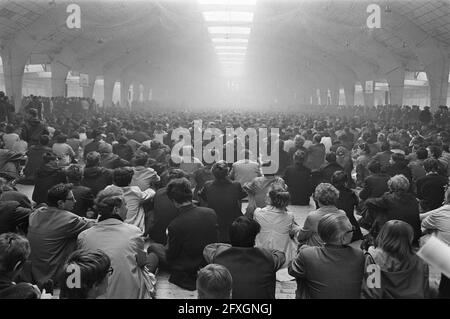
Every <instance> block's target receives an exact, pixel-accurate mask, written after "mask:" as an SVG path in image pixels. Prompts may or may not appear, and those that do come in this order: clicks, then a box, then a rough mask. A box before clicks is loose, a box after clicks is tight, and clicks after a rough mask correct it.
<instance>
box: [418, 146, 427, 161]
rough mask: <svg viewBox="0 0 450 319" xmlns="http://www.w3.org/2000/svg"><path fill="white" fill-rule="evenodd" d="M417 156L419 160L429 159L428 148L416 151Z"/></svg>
mask: <svg viewBox="0 0 450 319" xmlns="http://www.w3.org/2000/svg"><path fill="white" fill-rule="evenodd" d="M416 155H417V159H420V160H424V159H426V158H427V157H428V151H427V149H426V148H423V147H421V148H419V149H418V150H417V151H416Z"/></svg>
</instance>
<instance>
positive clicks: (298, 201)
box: [283, 165, 314, 205]
mask: <svg viewBox="0 0 450 319" xmlns="http://www.w3.org/2000/svg"><path fill="white" fill-rule="evenodd" d="M283 179H284V181H285V182H286V185H287V186H288V191H289V194H290V195H291V204H292V205H309V199H310V197H311V194H312V193H313V191H314V189H313V185H312V179H311V170H310V169H309V168H307V167H305V166H303V165H301V166H300V165H299V166H297V165H292V166H288V167H287V168H286V171H285V172H284V176H283Z"/></svg>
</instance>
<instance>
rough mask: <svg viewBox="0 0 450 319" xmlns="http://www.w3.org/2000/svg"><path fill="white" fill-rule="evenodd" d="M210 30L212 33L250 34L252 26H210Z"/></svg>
mask: <svg viewBox="0 0 450 319" xmlns="http://www.w3.org/2000/svg"><path fill="white" fill-rule="evenodd" d="M208 32H209V33H211V34H214V33H216V34H250V28H246V27H234V26H223V27H208Z"/></svg>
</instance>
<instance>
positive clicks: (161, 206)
mask: <svg viewBox="0 0 450 319" xmlns="http://www.w3.org/2000/svg"><path fill="white" fill-rule="evenodd" d="M153 203H154V208H153V218H154V220H153V226H152V227H151V229H150V231H149V236H150V238H151V239H152V240H154V241H155V242H157V243H160V244H163V245H165V244H166V242H167V235H166V229H167V227H168V226H169V225H170V223H171V222H172V221H173V220H174V219H175V218H176V217H177V216H178V214H179V211H178V209H177V208H176V207H175V205H174V204H173V202H172V201H171V200H170V199H169V197H167V188H166V187H164V188H160V189H158V190H157V191H156V194H155V197H154V199H153Z"/></svg>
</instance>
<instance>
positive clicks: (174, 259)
mask: <svg viewBox="0 0 450 319" xmlns="http://www.w3.org/2000/svg"><path fill="white" fill-rule="evenodd" d="M179 211H180V215H179V216H178V217H177V218H175V219H174V220H173V221H172V222H171V223H170V225H169V228H168V236H169V238H168V249H167V253H166V256H167V262H168V264H169V265H170V269H171V273H170V278H169V281H170V282H172V283H174V284H176V285H178V286H180V287H182V288H185V289H189V290H195V286H196V285H195V281H196V279H197V271H198V270H199V269H200V268H202V267H203V266H205V265H206V262H205V260H204V258H203V249H204V248H205V246H206V245H208V244H211V243H215V242H217V239H218V236H217V228H218V225H217V216H216V213H215V212H214V210H212V209H210V208H206V207H197V206H195V205H194V204H190V205H187V206H183V207H180V208H179Z"/></svg>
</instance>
